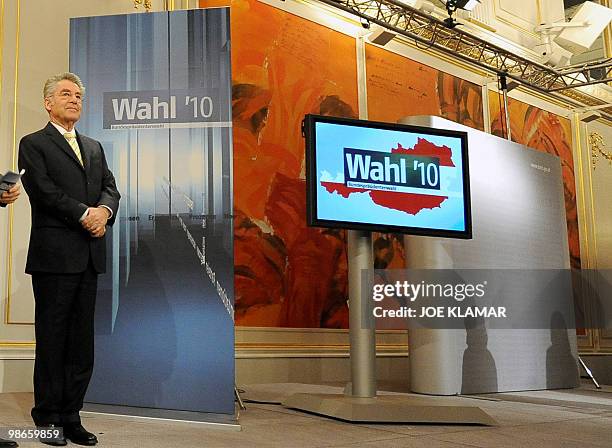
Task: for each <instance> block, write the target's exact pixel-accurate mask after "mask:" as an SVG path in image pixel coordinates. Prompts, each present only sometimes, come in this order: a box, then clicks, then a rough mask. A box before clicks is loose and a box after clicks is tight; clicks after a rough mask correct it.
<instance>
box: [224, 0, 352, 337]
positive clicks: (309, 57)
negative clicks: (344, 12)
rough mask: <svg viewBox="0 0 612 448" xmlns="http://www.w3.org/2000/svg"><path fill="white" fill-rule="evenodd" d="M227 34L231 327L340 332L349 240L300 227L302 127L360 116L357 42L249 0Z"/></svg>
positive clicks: (235, 7) (236, 4) (237, 9)
mask: <svg viewBox="0 0 612 448" xmlns="http://www.w3.org/2000/svg"><path fill="white" fill-rule="evenodd" d="M231 32H232V78H233V107H232V112H233V122H234V213H235V223H234V230H235V238H234V244H235V250H234V254H235V273H236V277H235V310H236V323H237V324H238V325H243V326H268V327H302V328H312V327H314V328H320V327H323V328H346V327H347V326H348V308H347V306H346V298H347V280H346V277H347V261H346V244H345V241H346V237H345V233H344V232H343V231H339V230H326V229H315V228H311V227H307V226H306V183H305V179H304V175H305V173H304V169H305V167H304V139H303V138H302V135H301V127H300V124H301V121H302V119H303V118H304V115H305V114H307V113H317V114H323V115H335V116H345V117H357V72H356V67H357V62H356V48H355V40H354V39H352V38H350V37H347V36H345V35H343V34H340V33H338V32H336V31H333V30H331V29H328V28H325V27H323V26H321V25H318V24H315V23H313V22H310V21H308V20H305V19H302V18H299V17H297V16H294V15H292V14H289V13H287V12H284V11H281V10H278V9H275V8H273V7H271V6H268V5H265V4H263V3H260V2H258V1H254V0H236V1H233V2H232V4H231Z"/></svg>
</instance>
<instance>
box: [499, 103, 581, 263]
mask: <svg viewBox="0 0 612 448" xmlns="http://www.w3.org/2000/svg"><path fill="white" fill-rule="evenodd" d="M500 104H501V102H500V97H499V95H498V94H496V93H494V92H491V93H490V95H489V110H490V111H491V132H492V133H493V134H495V135H497V136H500V137H502V136H504V135H505V126H506V121H505V114H503V107H502V108H500ZM508 111H509V115H510V133H511V136H512V140H513V141H515V142H517V143H520V144H523V145H526V146H529V147H530V148H533V149H537V150H538V151H543V152H547V153H549V154H554V155H556V156H558V157H559V158H560V159H561V167H562V173H563V187H564V192H565V212H566V219H567V237H568V244H569V251H570V262H571V266H572V268H574V269H580V237H579V234H578V211H577V207H576V178H575V175H574V159H573V156H572V137H571V136H572V133H571V123H570V121H569V120H568V119H566V118H563V117H560V116H558V115H555V114H552V113H550V112H547V111H544V110H542V109H539V108H537V107H535V106H530V105H529V104H526V103H523V102H522V101H518V100H514V99H512V98H509V99H508ZM500 117H504V118H503V120H502V119H501V118H500ZM502 127H503V128H502Z"/></svg>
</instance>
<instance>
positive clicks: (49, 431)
mask: <svg viewBox="0 0 612 448" xmlns="http://www.w3.org/2000/svg"><path fill="white" fill-rule="evenodd" d="M37 427H38V429H39V430H41V431H44V432H45V433H46V435H48V436H51V437H39V438H38V440H40V441H41V443H44V444H45V445H51V446H66V445H68V442H66V438H65V437H64V436H63V434H62V427H61V426H58V425H54V424H50V425H37ZM55 431H58V432H59V434H60V435H59V436H57V437H53V433H54V432H55Z"/></svg>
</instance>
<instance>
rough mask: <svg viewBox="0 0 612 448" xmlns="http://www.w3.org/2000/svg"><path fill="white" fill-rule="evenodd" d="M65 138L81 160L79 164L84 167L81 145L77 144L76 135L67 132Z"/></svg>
mask: <svg viewBox="0 0 612 448" xmlns="http://www.w3.org/2000/svg"><path fill="white" fill-rule="evenodd" d="M64 138H65V139H66V141H67V142H68V144H69V145H70V147H71V148H72V150H73V151H74V154H75V155H76V156H77V159H79V162H81V166H83V158H82V157H81V150H80V149H79V144H78V143H77V139H76V135H75V134H73V133H72V132H66V133H65V134H64Z"/></svg>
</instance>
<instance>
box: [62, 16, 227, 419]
mask: <svg viewBox="0 0 612 448" xmlns="http://www.w3.org/2000/svg"><path fill="white" fill-rule="evenodd" d="M70 70H71V71H73V72H75V73H77V74H79V75H80V76H81V78H82V79H83V82H84V83H85V86H86V89H87V91H86V96H85V103H84V112H83V116H82V118H81V121H80V122H79V123H78V124H77V129H78V130H79V132H82V133H84V134H86V135H89V136H91V137H93V138H95V139H97V140H99V141H100V142H101V143H102V145H103V147H104V150H105V152H106V156H107V159H108V161H109V165H110V166H111V169H112V171H113V173H114V174H115V177H116V179H117V185H118V187H119V190H120V192H121V195H122V200H121V205H120V211H119V214H118V219H117V221H116V223H115V225H114V226H113V228H112V230H111V232H109V233H110V234H109V235H108V236H107V244H108V253H109V255H111V254H112V255H111V256H109V258H108V263H109V265H108V269H107V274H105V275H104V276H101V277H100V282H99V293H98V302H97V305H96V341H95V343H96V365H95V370H94V376H93V379H92V382H91V385H90V387H89V391H88V394H87V397H86V401H88V402H90V403H99V404H108V405H119V406H135V407H144V408H156V409H169V410H184V411H195V412H210V413H222V414H234V397H233V386H234V322H233V296H234V291H233V233H232V232H233V230H232V229H233V226H232V221H231V219H232V215H231V213H232V209H233V206H232V142H231V67H230V36H229V9H227V8H215V9H210V10H194V11H177V12H171V13H167V12H162V13H147V14H128V15H118V16H104V17H87V18H78V19H72V20H71V27H70ZM122 95H123V96H124V97H125V98H126V99H125V101H129V102H130V103H129V105H130V107H131V105H132V101H133V98H138V100H137V102H136V103H134V104H136V105H137V106H138V107H139V110H140V111H141V112H140V113H136V114H133V115H134V117H133V119H130V120H127V119H125V120H123V121H121V120H117V119H114V121H110V122H109V117H108V115H107V116H106V117H105V113H106V114H108V113H109V106H108V104H110V112H113V110H112V105H113V103H112V101H113V99H116V101H118V102H120V101H121V99H122V98H123V96H122ZM173 96H174V100H173V99H172V97H173ZM204 96H207V97H210V103H209V100H205V101H202V102H201V101H200V100H201V98H200V97H204ZM105 97H106V104H107V107H106V110H105ZM192 97H197V99H196V100H193V101H192V100H191V98H192ZM172 101H175V103H172ZM190 101H192V102H193V104H194V105H195V106H196V107H192V103H191V102H190ZM213 101H214V105H213V104H212V102H213ZM146 102H148V104H149V106H147V105H146V104H145V103H146ZM161 102H167V103H168V106H167V107H166V106H164V105H163V104H161ZM117 104H120V103H117ZM200 106H202V107H201V108H200ZM204 106H206V108H205V107H204ZM212 106H214V114H209V112H210V109H209V107H212ZM150 107H155V108H158V111H159V114H157V115H156V113H155V110H153V111H152V112H151V110H150ZM175 111H176V113H174V112H175ZM190 111H193V113H194V114H195V115H194V116H192V117H190V116H189V113H191V112H190ZM149 112H151V113H149ZM201 112H203V113H204V115H207V116H208V117H206V119H203V118H202V115H198V114H200V113H201ZM165 115H167V118H168V119H161V118H160V116H165ZM115 118H116V117H115ZM105 119H106V122H107V123H106V128H105ZM109 123H110V124H115V126H114V128H112V126H111V125H110V124H109ZM117 123H119V124H120V126H117V125H116V124H117Z"/></svg>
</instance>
